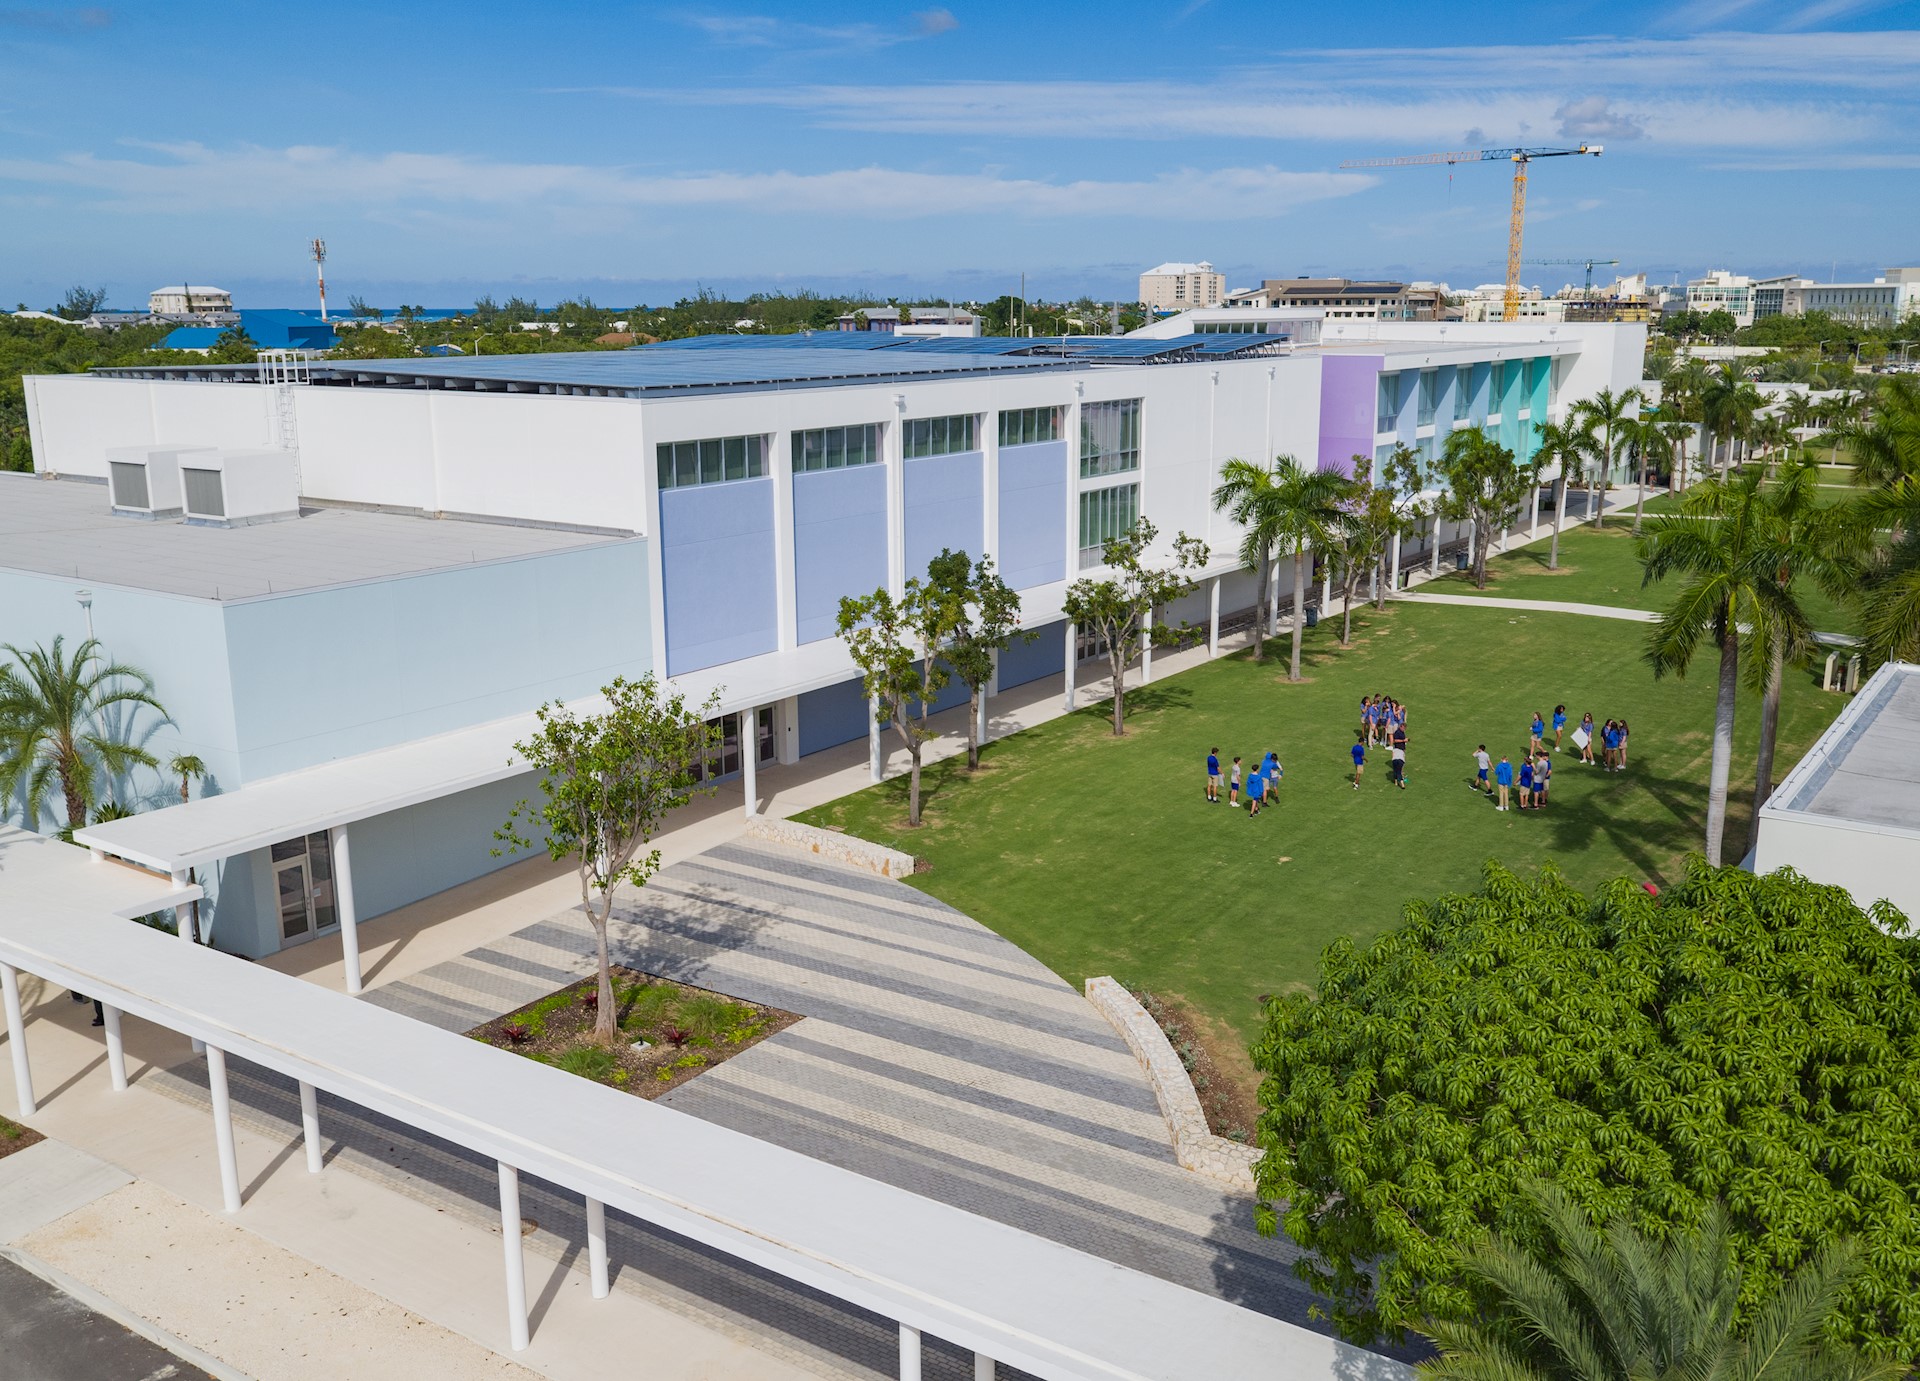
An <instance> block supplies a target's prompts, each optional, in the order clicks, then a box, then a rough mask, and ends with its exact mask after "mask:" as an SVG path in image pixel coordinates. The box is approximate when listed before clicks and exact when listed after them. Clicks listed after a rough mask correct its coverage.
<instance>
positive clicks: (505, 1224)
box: [498, 1160, 529, 1352]
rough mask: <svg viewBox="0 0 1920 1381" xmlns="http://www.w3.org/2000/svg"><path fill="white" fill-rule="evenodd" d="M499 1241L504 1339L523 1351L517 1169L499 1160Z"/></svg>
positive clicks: (524, 1280)
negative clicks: (504, 1286)
mask: <svg viewBox="0 0 1920 1381" xmlns="http://www.w3.org/2000/svg"><path fill="white" fill-rule="evenodd" d="M498 1164H499V1166H500V1244H501V1249H502V1251H503V1252H504V1253H505V1255H506V1266H507V1340H508V1342H509V1343H510V1344H511V1345H512V1347H513V1350H514V1351H515V1352H524V1351H526V1348H527V1343H528V1341H529V1339H528V1336H527V1258H526V1253H525V1251H524V1250H523V1249H522V1248H521V1245H520V1172H519V1171H518V1170H516V1169H515V1168H514V1167H513V1166H511V1165H508V1164H507V1163H506V1162H505V1161H504V1160H503V1161H500V1162H499V1163H498Z"/></svg>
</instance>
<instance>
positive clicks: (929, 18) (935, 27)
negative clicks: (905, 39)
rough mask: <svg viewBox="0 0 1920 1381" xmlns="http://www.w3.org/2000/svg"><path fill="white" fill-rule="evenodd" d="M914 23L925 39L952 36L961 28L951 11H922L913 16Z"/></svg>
mask: <svg viewBox="0 0 1920 1381" xmlns="http://www.w3.org/2000/svg"><path fill="white" fill-rule="evenodd" d="M913 22H914V25H915V26H916V27H917V28H918V29H919V30H920V33H921V35H922V36H923V37H925V38H933V37H935V36H936V35H939V34H950V33H952V32H953V31H954V30H955V29H957V28H959V27H960V21H959V20H957V19H955V18H954V17H953V11H952V10H949V9H934V10H921V11H919V12H918V13H916V14H915V15H914V16H913Z"/></svg>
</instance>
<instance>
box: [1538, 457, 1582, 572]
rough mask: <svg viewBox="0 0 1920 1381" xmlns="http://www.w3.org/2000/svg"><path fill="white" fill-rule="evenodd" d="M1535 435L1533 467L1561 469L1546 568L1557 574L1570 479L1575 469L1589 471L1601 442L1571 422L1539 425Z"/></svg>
mask: <svg viewBox="0 0 1920 1381" xmlns="http://www.w3.org/2000/svg"><path fill="white" fill-rule="evenodd" d="M1533 432H1534V435H1535V436H1537V437H1538V438H1539V444H1538V445H1537V446H1535V447H1534V452H1533V459H1534V464H1536V465H1538V466H1540V467H1541V468H1543V469H1544V468H1545V467H1546V466H1548V465H1556V464H1557V465H1558V466H1559V467H1560V482H1559V484H1558V486H1557V487H1556V491H1555V494H1554V500H1553V540H1552V541H1551V542H1549V543H1548V544H1547V569H1548V570H1550V571H1557V570H1559V569H1560V522H1561V519H1563V518H1564V517H1565V516H1566V512H1567V480H1568V478H1569V477H1570V476H1571V475H1572V474H1573V471H1574V468H1575V467H1576V466H1578V467H1579V468H1581V469H1583V470H1584V469H1585V468H1586V466H1587V461H1588V460H1589V458H1591V456H1592V454H1593V448H1594V447H1595V446H1596V445H1597V444H1598V443H1597V442H1595V441H1594V439H1593V438H1592V437H1591V436H1589V435H1588V434H1587V433H1586V432H1584V431H1582V430H1581V429H1580V428H1579V427H1577V426H1575V425H1574V424H1573V423H1572V422H1570V421H1569V422H1536V423H1534V424H1533Z"/></svg>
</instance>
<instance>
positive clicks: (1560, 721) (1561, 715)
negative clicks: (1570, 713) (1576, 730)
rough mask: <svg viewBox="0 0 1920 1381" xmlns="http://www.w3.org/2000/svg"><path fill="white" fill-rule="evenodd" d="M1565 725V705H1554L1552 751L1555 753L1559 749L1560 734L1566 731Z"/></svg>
mask: <svg viewBox="0 0 1920 1381" xmlns="http://www.w3.org/2000/svg"><path fill="white" fill-rule="evenodd" d="M1566 727H1567V707H1566V706H1565V705H1555V706H1554V707H1553V751H1554V752H1556V753H1557V752H1559V751H1560V735H1561V734H1562V733H1564V732H1565V731H1566Z"/></svg>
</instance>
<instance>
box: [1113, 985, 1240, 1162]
mask: <svg viewBox="0 0 1920 1381" xmlns="http://www.w3.org/2000/svg"><path fill="white" fill-rule="evenodd" d="M1134 998H1135V999H1136V1000H1137V1001H1138V1002H1139V1003H1140V1005H1141V1006H1142V1007H1144V1008H1146V1009H1147V1015H1148V1016H1150V1017H1152V1018H1153V1019H1154V1021H1155V1022H1156V1023H1157V1024H1158V1025H1159V1027H1160V1029H1161V1030H1162V1031H1163V1032H1165V1033H1166V1037H1167V1041H1168V1043H1169V1044H1170V1045H1172V1046H1173V1053H1174V1054H1176V1055H1178V1056H1179V1057H1180V1063H1181V1064H1183V1065H1185V1066H1186V1069H1187V1077H1188V1078H1190V1079H1192V1080H1193V1091H1194V1093H1195V1094H1197V1095H1198V1096H1199V1099H1200V1109H1201V1111H1202V1112H1204V1113H1206V1115H1207V1126H1208V1127H1209V1128H1210V1129H1212V1131H1213V1134H1214V1135H1215V1136H1223V1137H1226V1138H1227V1139H1228V1140H1229V1141H1243V1142H1249V1143H1251V1142H1252V1141H1253V1139H1254V1128H1255V1127H1256V1126H1257V1125H1258V1123H1259V1119H1260V1100H1259V1097H1258V1093H1257V1090H1258V1087H1259V1085H1258V1082H1257V1076H1256V1075H1255V1074H1254V1072H1253V1068H1252V1065H1251V1063H1250V1062H1249V1061H1248V1060H1246V1059H1245V1058H1244V1057H1243V1058H1241V1059H1240V1060H1239V1061H1238V1062H1237V1064H1238V1065H1241V1066H1246V1067H1245V1068H1244V1069H1242V1068H1237V1067H1232V1066H1230V1065H1229V1062H1228V1060H1227V1059H1226V1058H1224V1052H1218V1053H1217V1052H1216V1051H1215V1049H1214V1037H1213V1035H1212V1033H1211V1032H1209V1031H1207V1030H1206V1029H1205V1028H1204V1027H1203V1026H1202V1024H1201V1023H1200V1022H1198V1021H1196V1020H1195V1019H1194V1017H1193V1014H1192V1013H1191V1012H1190V1011H1188V1009H1187V1007H1186V1005H1185V1004H1184V1003H1182V1002H1181V1001H1180V1000H1179V999H1178V998H1170V997H1164V996H1162V995H1160V994H1158V993H1147V992H1136V993H1134Z"/></svg>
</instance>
